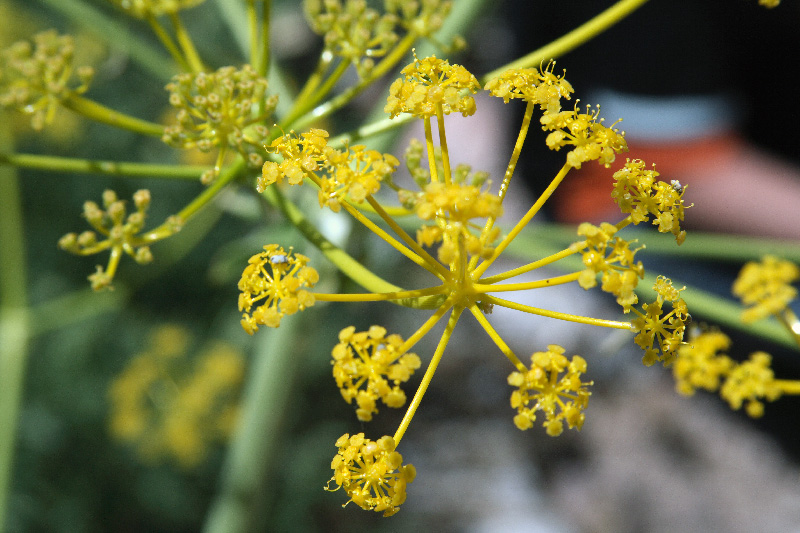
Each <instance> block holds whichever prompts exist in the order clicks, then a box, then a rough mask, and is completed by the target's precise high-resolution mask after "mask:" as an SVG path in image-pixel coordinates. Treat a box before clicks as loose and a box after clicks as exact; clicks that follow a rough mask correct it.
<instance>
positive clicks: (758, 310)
mask: <svg viewBox="0 0 800 533" xmlns="http://www.w3.org/2000/svg"><path fill="white" fill-rule="evenodd" d="M798 278H800V268H798V266H797V265H795V264H794V263H792V262H791V261H786V260H783V259H779V258H777V257H775V256H772V255H766V256H764V257H762V258H761V261H760V262H755V261H750V262H748V263H746V264H745V265H744V267H743V268H742V270H741V272H739V276H738V277H737V278H736V281H734V282H733V294H735V295H736V296H738V297H739V298H740V299H741V300H742V303H743V304H744V305H745V306H747V308H746V309H745V310H744V311H742V322H744V323H746V324H749V323H751V322H755V321H756V320H761V319H762V318H767V317H768V316H770V315H775V314H778V313H780V312H781V311H783V310H784V309H786V306H787V305H789V302H791V301H792V300H794V298H795V297H796V296H797V289H795V288H794V287H792V286H791V283H794V282H795V281H797V280H798Z"/></svg>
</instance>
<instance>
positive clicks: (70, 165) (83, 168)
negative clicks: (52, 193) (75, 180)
mask: <svg viewBox="0 0 800 533" xmlns="http://www.w3.org/2000/svg"><path fill="white" fill-rule="evenodd" d="M3 163H5V164H9V165H14V166H15V167H20V168H34V169H37V170H51V171H56V172H80V173H86V174H98V175H114V176H123V177H124V176H136V177H146V178H162V179H181V180H187V179H188V180H199V178H200V175H201V174H202V173H203V172H204V171H205V170H206V167H204V166H190V165H161V164H151V163H137V162H126V161H100V160H93V159H79V158H73V157H58V156H52V155H39V154H4V153H0V164H3Z"/></svg>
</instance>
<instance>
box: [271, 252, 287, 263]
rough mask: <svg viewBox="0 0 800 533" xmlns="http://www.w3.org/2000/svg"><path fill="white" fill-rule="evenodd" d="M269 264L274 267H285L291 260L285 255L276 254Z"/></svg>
mask: <svg viewBox="0 0 800 533" xmlns="http://www.w3.org/2000/svg"><path fill="white" fill-rule="evenodd" d="M269 262H270V263H272V264H273V265H283V264H286V263H288V262H289V258H288V257H286V255H285V254H275V255H273V256H271V257H270V258H269Z"/></svg>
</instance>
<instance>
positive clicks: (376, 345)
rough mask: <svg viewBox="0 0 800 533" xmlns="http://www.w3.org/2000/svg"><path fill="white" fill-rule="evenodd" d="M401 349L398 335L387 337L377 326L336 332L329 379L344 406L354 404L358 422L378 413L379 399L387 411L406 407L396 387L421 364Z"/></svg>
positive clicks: (370, 418)
mask: <svg viewBox="0 0 800 533" xmlns="http://www.w3.org/2000/svg"><path fill="white" fill-rule="evenodd" d="M402 345H403V338H402V337H401V336H400V335H397V334H392V335H389V336H387V335H386V328H382V327H380V326H372V327H371V328H369V330H368V331H359V332H356V328H355V327H354V326H350V327H347V328H345V329H343V330H342V331H341V332H339V344H337V345H336V346H334V347H333V352H332V355H333V361H332V364H333V377H334V379H335V380H336V385H337V386H338V387H339V389H340V390H341V393H342V397H343V398H344V399H345V400H346V401H347V403H352V401H353V400H355V401H356V404H357V405H358V409H357V410H356V415H358V419H359V420H361V421H362V422H369V421H370V420H372V415H373V414H376V413H377V412H378V408H377V401H378V400H379V399H380V400H382V401H383V403H384V404H386V406H388V407H402V406H403V405H404V404H405V403H406V393H405V392H403V389H401V388H400V383H405V382H406V381H408V379H409V378H410V377H411V376H412V374H414V371H415V370H416V369H418V368H419V367H420V365H421V362H420V359H419V357H418V356H417V354H413V353H403V352H402V351H401V347H402ZM389 382H391V383H392V384H391V385H390V384H389Z"/></svg>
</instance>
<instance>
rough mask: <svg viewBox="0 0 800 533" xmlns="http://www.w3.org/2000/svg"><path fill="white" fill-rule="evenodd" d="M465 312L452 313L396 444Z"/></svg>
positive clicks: (412, 415)
mask: <svg viewBox="0 0 800 533" xmlns="http://www.w3.org/2000/svg"><path fill="white" fill-rule="evenodd" d="M463 311H464V308H463V307H458V308H455V309H453V311H452V313H451V314H450V320H448V322H447V326H446V327H445V329H444V333H442V338H441V339H439V345H438V346H437V347H436V351H435V352H434V353H433V357H432V358H431V362H430V363H429V364H428V368H427V370H425V375H424V376H423V377H422V382H421V383H420V384H419V388H418V389H417V392H416V393H415V394H414V398H413V399H412V400H411V404H410V405H409V406H408V410H407V411H406V414H405V416H403V420H402V421H401V422H400V427H398V428H397V431H396V432H395V434H394V442H395V444H400V441H401V440H402V438H403V435H405V433H406V430H407V429H408V425H409V424H410V423H411V419H412V418H414V414H415V413H416V412H417V407H419V404H420V402H421V401H422V397H423V396H425V392H426V391H427V390H428V385H430V382H431V379H433V374H434V373H435V372H436V368H437V367H438V366H439V361H441V360H442V355H443V354H444V349H445V348H446V347H447V343H448V342H449V341H450V337H451V336H452V335H453V329H455V327H456V324H457V323H458V318H459V317H460V316H461V313H462V312H463Z"/></svg>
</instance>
